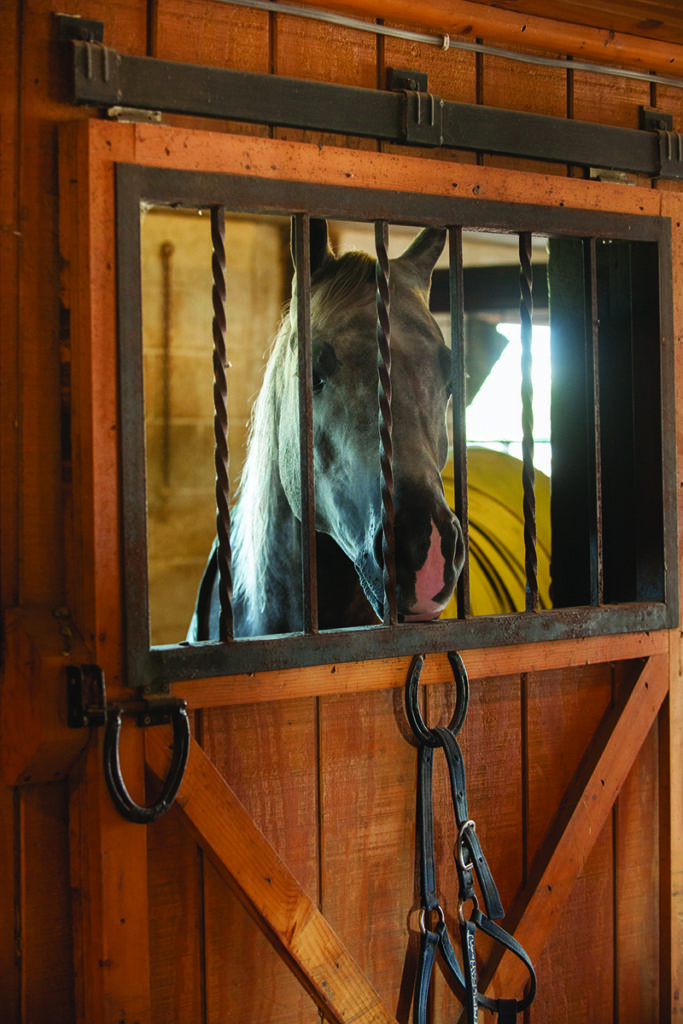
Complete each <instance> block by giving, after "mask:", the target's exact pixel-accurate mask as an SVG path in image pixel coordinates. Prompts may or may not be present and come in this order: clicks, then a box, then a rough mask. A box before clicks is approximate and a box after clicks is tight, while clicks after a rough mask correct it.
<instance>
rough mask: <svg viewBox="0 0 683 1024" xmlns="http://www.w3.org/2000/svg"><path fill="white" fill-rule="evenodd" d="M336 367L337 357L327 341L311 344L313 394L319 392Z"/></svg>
mask: <svg viewBox="0 0 683 1024" xmlns="http://www.w3.org/2000/svg"><path fill="white" fill-rule="evenodd" d="M336 369H337V357H336V355H335V353H334V349H333V348H332V346H331V345H329V344H328V343H327V342H318V343H317V344H315V345H314V346H313V394H314V395H317V394H319V393H320V392H321V391H322V389H323V388H324V387H325V385H326V384H327V382H328V380H329V379H330V377H331V376H332V374H333V373H334V371H335V370H336Z"/></svg>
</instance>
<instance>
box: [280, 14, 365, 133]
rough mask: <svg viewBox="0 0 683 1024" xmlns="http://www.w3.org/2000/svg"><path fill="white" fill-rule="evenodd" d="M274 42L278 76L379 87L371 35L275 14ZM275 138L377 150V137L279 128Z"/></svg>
mask: <svg viewBox="0 0 683 1024" xmlns="http://www.w3.org/2000/svg"><path fill="white" fill-rule="evenodd" d="M273 41H274V47H273V71H274V73H275V74H277V75H283V76H287V77H290V78H303V79H311V78H313V79H315V80H317V81H325V82H335V83H338V84H340V85H355V86H361V87H363V88H369V89H374V88H375V87H376V85H377V82H378V72H377V44H376V42H375V40H374V39H373V37H372V35H370V34H367V33H365V32H359V31H357V30H355V29H350V28H344V27H343V26H339V25H330V24H327V23H325V22H312V21H310V20H309V19H303V18H297V17H291V16H289V15H287V14H284V13H283V14H275V15H273ZM273 137H274V138H276V139H287V140H290V141H299V142H309V143H314V144H315V145H320V146H344V147H348V148H351V149H368V150H376V149H377V143H376V142H375V141H374V139H365V138H362V137H360V136H352V135H343V136H342V135H335V134H333V133H330V132H310V131H305V130H303V131H302V130H298V129H296V128H274V129H273Z"/></svg>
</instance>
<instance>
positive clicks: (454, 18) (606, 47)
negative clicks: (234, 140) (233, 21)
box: [283, 0, 683, 77]
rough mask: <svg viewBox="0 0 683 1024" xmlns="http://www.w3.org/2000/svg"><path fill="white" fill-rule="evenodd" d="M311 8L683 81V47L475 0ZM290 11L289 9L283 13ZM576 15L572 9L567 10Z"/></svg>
mask: <svg viewBox="0 0 683 1024" xmlns="http://www.w3.org/2000/svg"><path fill="white" fill-rule="evenodd" d="M298 2H299V3H300V4H301V5H304V6H307V7H319V8H321V9H325V10H329V9H330V8H331V7H333V8H334V10H335V11H338V12H339V13H343V14H346V15H354V16H356V17H359V18H370V19H373V20H374V19H375V18H381V19H382V20H383V21H385V22H391V23H394V24H398V25H401V26H405V27H407V26H410V27H411V28H412V27H414V28H420V29H422V30H425V31H430V32H432V31H433V32H435V33H437V34H442V35H443V34H445V33H448V35H449V36H451V37H453V38H456V37H457V38H458V39H466V40H468V41H471V42H475V40H482V41H483V42H485V43H488V44H489V45H492V46H501V47H506V48H509V49H511V50H514V51H517V52H525V51H533V50H536V51H541V52H543V53H544V54H547V53H549V52H550V53H556V54H557V55H558V56H563V57H566V56H572V57H574V58H576V59H577V60H587V61H593V62H595V63H597V64H610V65H611V64H615V65H620V66H623V67H626V68H633V69H635V70H637V71H646V72H650V71H654V72H658V73H659V74H662V75H668V76H671V77H678V76H682V77H683V45H681V44H676V43H673V42H669V41H666V42H664V41H662V40H659V39H649V38H644V37H642V36H636V35H630V34H628V33H625V32H615V31H613V30H611V29H608V28H593V27H590V26H586V25H580V24H578V25H577V24H572V23H571V22H569V21H559V20H556V19H553V18H546V17H538V16H535V15H525V14H520V13H519V12H518V11H506V10H501V9H499V8H496V7H489V6H488V5H487V4H482V3H472V2H471V0H432V2H431V3H429V4H415V3H414V0H378V2H376V3H370V2H369V0H334V3H330V4H327V3H321V2H320V0H298ZM284 11H285V8H284V7H283V13H284ZM567 17H571V8H570V9H569V10H568V11H567Z"/></svg>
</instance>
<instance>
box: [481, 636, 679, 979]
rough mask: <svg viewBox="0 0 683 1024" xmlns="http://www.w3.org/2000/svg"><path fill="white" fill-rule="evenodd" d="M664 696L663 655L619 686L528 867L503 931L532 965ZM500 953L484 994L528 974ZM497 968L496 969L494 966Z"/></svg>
mask: <svg viewBox="0 0 683 1024" xmlns="http://www.w3.org/2000/svg"><path fill="white" fill-rule="evenodd" d="M668 691H669V668H668V657H667V656H666V655H665V654H657V655H652V656H650V657H649V658H648V659H647V661H646V662H645V664H644V665H643V668H642V671H641V672H640V673H639V674H638V676H637V677H636V678H635V680H634V681H633V682H632V684H631V685H630V686H629V685H627V684H625V685H624V686H623V687H622V688H621V690H620V691H619V694H618V696H617V699H616V702H615V704H614V705H613V707H611V708H610V709H609V711H608V712H607V713H606V715H605V717H604V718H603V721H602V722H601V723H600V725H599V727H598V729H597V731H596V734H595V736H594V737H593V740H592V742H591V744H590V746H589V748H588V750H587V752H586V755H585V757H584V759H583V762H582V763H581V765H580V766H579V769H578V771H577V773H576V776H575V778H574V780H573V782H572V784H571V786H570V789H569V792H568V793H567V797H566V799H565V801H564V803H563V806H562V808H561V809H560V812H559V814H558V816H557V818H556V820H555V822H554V823H553V825H552V826H551V828H550V830H549V832H548V834H547V836H546V838H545V840H544V842H543V844H542V846H541V848H540V850H539V852H538V855H537V857H536V858H535V860H534V863H533V864H532V867H531V871H530V874H529V880H528V882H527V885H526V886H525V888H524V889H523V890H522V892H521V893H520V895H519V896H518V897H517V899H516V901H515V904H514V906H513V907H512V909H511V911H510V913H509V915H508V917H507V919H506V921H504V922H503V924H504V926H506V927H507V929H508V930H509V931H511V932H512V934H514V936H515V938H516V939H517V941H518V942H520V943H521V944H522V946H524V948H525V949H526V951H527V953H528V954H529V956H530V957H531V960H532V961H534V962H535V961H536V960H538V958H539V956H540V955H541V953H542V951H543V948H544V946H545V945H546V943H547V941H548V939H549V937H550V933H551V931H552V929H553V927H554V925H555V922H556V920H557V918H558V916H559V913H560V910H561V908H562V907H563V905H564V904H565V903H566V901H567V900H568V898H569V896H570V894H571V890H572V888H573V887H574V883H575V882H576V879H577V876H578V875H579V874H580V872H581V871H582V870H583V868H584V866H585V864H586V861H587V860H588V857H589V854H590V852H591V850H592V849H593V846H594V844H595V842H596V840H597V838H598V836H599V835H600V832H601V831H602V828H603V826H604V824H605V822H606V821H607V817H608V815H609V813H610V811H611V809H612V806H613V804H614V801H615V800H616V798H617V797H618V795H619V791H620V790H621V788H622V786H623V785H624V782H625V781H626V778H627V776H628V774H629V772H630V770H631V768H632V766H633V763H634V761H635V759H636V757H637V756H638V753H639V751H640V748H641V747H642V745H643V743H644V741H645V738H646V737H647V735H648V733H649V731H650V729H651V728H652V725H653V724H654V722H655V719H656V718H657V715H658V713H659V710H660V708H661V706H662V703H663V701H664V699H665V697H666V695H667V693H668ZM501 957H502V953H500V952H499V951H496V953H495V954H494V955H493V956H492V957H491V958H490V959H489V961H488V962H487V964H486V965H485V967H484V970H483V972H482V985H481V987H482V989H483V990H485V989H486V987H487V985H488V988H489V994H491V995H496V996H501V995H503V996H505V997H506V998H512V997H513V996H514V995H516V994H517V995H518V994H520V990H521V986H522V985H523V984H524V982H525V981H526V971H525V970H524V968H520V967H519V965H518V962H517V961H516V960H514V959H513V958H512V957H506V958H505V959H504V960H502V962H501ZM499 965H500V966H499Z"/></svg>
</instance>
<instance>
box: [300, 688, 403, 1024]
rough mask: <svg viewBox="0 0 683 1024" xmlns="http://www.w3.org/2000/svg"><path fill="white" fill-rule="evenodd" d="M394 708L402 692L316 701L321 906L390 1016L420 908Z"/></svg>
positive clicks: (399, 717)
mask: <svg viewBox="0 0 683 1024" xmlns="http://www.w3.org/2000/svg"><path fill="white" fill-rule="evenodd" d="M402 706H403V696H402V692H401V690H394V691H391V690H387V691H384V692H380V693H370V694H367V695H366V696H365V698H364V699H363V700H362V701H359V700H358V698H357V697H356V696H355V695H344V696H339V697H327V698H325V699H323V700H321V701H320V772H321V795H320V823H321V896H322V902H321V909H322V910H323V912H324V913H325V915H326V917H327V919H328V920H329V922H330V924H331V925H332V926H333V927H334V929H335V930H336V931H337V932H338V934H339V935H340V936H341V937H342V938H343V941H344V943H345V945H346V946H347V947H348V949H349V951H350V952H351V954H352V955H353V956H354V957H355V959H356V960H357V962H358V963H359V965H360V967H361V969H362V970H363V971H365V972H366V973H367V975H368V977H369V978H370V980H371V981H372V984H373V985H374V986H375V988H376V989H377V991H378V993H379V995H380V996H381V998H382V999H383V1000H384V1002H385V1004H386V1005H387V1006H388V1007H390V1008H391V1009H392V1010H393V1011H394V1012H396V1015H397V1017H398V1016H399V1010H400V1007H401V1005H403V1002H404V1001H405V993H404V992H400V991H399V988H400V986H399V982H400V979H401V977H402V972H403V970H404V964H406V963H407V964H409V965H410V971H409V972H408V974H409V976H411V975H412V971H413V970H414V959H413V955H412V954H413V952H414V951H413V945H414V942H415V940H416V939H417V933H416V932H414V931H413V932H411V931H409V930H408V929H407V927H406V923H407V920H408V917H409V914H410V913H411V911H413V910H416V909H417V908H418V907H419V905H420V904H419V890H418V888H417V886H416V884H415V877H414V875H415V872H414V865H415V799H416V792H415V786H416V751H415V748H414V746H413V745H412V743H411V739H410V738H411V734H410V731H409V729H408V726H407V722H406V720H405V716H404V715H403V713H402ZM397 726H398V727H397ZM411 980H412V977H411ZM402 999H403V1002H402ZM397 1000H398V1005H397Z"/></svg>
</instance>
